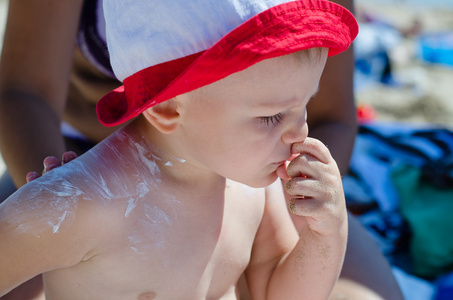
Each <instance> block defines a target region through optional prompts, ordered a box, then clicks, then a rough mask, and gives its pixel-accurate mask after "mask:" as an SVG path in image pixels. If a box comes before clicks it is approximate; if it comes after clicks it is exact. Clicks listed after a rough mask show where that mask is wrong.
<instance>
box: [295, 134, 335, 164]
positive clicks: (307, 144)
mask: <svg viewBox="0 0 453 300" xmlns="http://www.w3.org/2000/svg"><path fill="white" fill-rule="evenodd" d="M291 151H292V153H294V154H296V153H308V154H310V155H312V156H313V157H315V158H317V159H318V160H319V161H321V162H323V163H325V164H328V163H329V162H330V161H331V160H332V156H331V154H330V151H329V149H327V147H326V146H325V145H324V144H323V143H322V142H321V141H319V140H317V139H314V138H309V137H308V138H306V139H305V140H304V141H303V142H300V143H294V144H293V145H292V148H291Z"/></svg>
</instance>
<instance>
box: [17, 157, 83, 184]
mask: <svg viewBox="0 0 453 300" xmlns="http://www.w3.org/2000/svg"><path fill="white" fill-rule="evenodd" d="M75 158H77V154H75V152H73V151H68V152H65V153H63V156H62V157H61V162H60V160H59V159H58V158H56V157H55V156H48V157H46V158H45V159H44V161H43V165H44V170H43V171H42V174H39V173H38V172H28V173H27V176H26V177H25V179H26V180H27V183H28V182H30V181H33V180H35V179H37V178H39V177H41V175H44V174H45V173H46V172H49V171H50V170H52V169H55V168H58V167H60V166H62V165H64V164H67V163H68V162H70V161H72V160H73V159H75Z"/></svg>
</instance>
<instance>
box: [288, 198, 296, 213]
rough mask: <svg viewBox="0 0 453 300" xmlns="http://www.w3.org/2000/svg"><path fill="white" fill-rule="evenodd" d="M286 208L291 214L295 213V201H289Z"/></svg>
mask: <svg viewBox="0 0 453 300" xmlns="http://www.w3.org/2000/svg"><path fill="white" fill-rule="evenodd" d="M288 208H289V210H290V211H291V212H292V213H296V200H294V199H290V200H289V203H288Z"/></svg>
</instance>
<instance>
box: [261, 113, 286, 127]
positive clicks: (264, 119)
mask: <svg viewBox="0 0 453 300" xmlns="http://www.w3.org/2000/svg"><path fill="white" fill-rule="evenodd" d="M282 119H283V116H282V114H281V113H278V114H276V115H273V116H269V117H260V120H261V122H263V123H266V125H268V126H269V125H270V124H272V125H276V124H278V123H280V122H281V121H282Z"/></svg>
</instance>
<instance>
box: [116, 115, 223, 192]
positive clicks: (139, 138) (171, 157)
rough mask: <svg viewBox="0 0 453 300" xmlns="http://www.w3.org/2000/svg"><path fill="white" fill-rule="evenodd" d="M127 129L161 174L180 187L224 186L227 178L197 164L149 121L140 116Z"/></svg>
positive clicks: (200, 189) (125, 130) (214, 187)
mask: <svg viewBox="0 0 453 300" xmlns="http://www.w3.org/2000/svg"><path fill="white" fill-rule="evenodd" d="M123 130H124V132H126V133H127V134H128V135H129V136H130V137H131V139H133V140H134V142H135V143H138V144H141V145H142V146H143V147H144V148H145V149H146V151H147V152H148V154H149V155H150V156H151V157H152V158H153V159H154V161H155V163H156V164H157V165H158V167H159V169H160V171H161V176H165V177H166V178H167V179H169V180H170V181H172V182H174V183H175V184H177V185H178V186H192V187H197V189H198V190H199V191H200V192H201V191H202V190H204V189H207V190H212V189H216V188H222V187H224V186H225V178H224V177H222V176H220V175H218V174H217V173H215V172H213V171H211V170H209V169H207V168H200V167H199V166H197V167H196V166H194V164H192V162H191V161H190V160H186V157H184V155H183V154H180V153H181V151H180V149H178V148H180V147H178V146H177V144H176V143H174V141H173V140H172V137H171V136H169V135H165V134H162V133H160V132H159V131H158V130H156V129H155V128H154V127H153V126H152V125H150V124H149V123H148V122H147V121H146V120H143V119H141V118H138V119H137V120H135V121H134V122H132V123H131V124H129V125H127V127H125V128H124V129H123Z"/></svg>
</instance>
